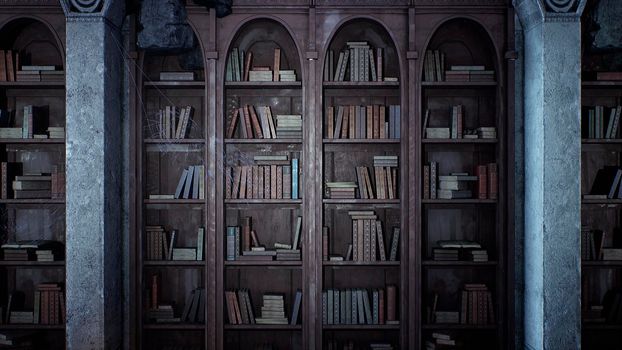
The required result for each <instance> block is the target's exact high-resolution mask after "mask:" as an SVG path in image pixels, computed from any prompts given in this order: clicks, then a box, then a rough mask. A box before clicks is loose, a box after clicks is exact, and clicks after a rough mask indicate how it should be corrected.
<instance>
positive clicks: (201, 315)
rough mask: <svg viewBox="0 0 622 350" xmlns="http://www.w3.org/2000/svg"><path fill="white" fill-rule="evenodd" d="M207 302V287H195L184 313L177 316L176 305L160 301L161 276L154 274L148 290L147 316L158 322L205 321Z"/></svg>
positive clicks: (187, 299) (188, 298) (185, 305)
mask: <svg viewBox="0 0 622 350" xmlns="http://www.w3.org/2000/svg"><path fill="white" fill-rule="evenodd" d="M206 303H207V300H206V293H205V289H204V288H197V289H193V290H191V291H190V294H188V297H187V298H186V302H185V304H184V309H183V312H182V314H181V315H180V316H179V317H177V316H175V310H174V305H173V304H172V303H164V302H161V301H160V276H159V275H158V274H153V275H151V287H150V288H149V291H148V298H147V310H146V312H145V313H146V318H147V319H149V320H151V321H153V322H156V323H180V322H183V323H197V322H198V323H203V322H204V321H205V305H206Z"/></svg>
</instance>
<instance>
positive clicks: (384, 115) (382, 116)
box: [379, 105, 387, 139]
mask: <svg viewBox="0 0 622 350" xmlns="http://www.w3.org/2000/svg"><path fill="white" fill-rule="evenodd" d="M379 118H380V138H381V139H386V138H387V132H386V129H385V122H386V120H387V112H386V107H385V106H383V105H381V106H380V109H379Z"/></svg>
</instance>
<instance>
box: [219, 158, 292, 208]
mask: <svg viewBox="0 0 622 350" xmlns="http://www.w3.org/2000/svg"><path fill="white" fill-rule="evenodd" d="M254 160H255V164H256V165H241V166H233V167H226V168H225V198H226V199H236V198H237V199H298V198H299V191H298V188H299V183H300V166H299V163H298V159H297V158H294V159H292V160H291V163H290V161H289V160H288V156H287V155H277V156H255V157H254Z"/></svg>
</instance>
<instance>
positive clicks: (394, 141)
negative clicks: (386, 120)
mask: <svg viewBox="0 0 622 350" xmlns="http://www.w3.org/2000/svg"><path fill="white" fill-rule="evenodd" d="M323 142H324V143H328V144H370V145H374V144H380V145H383V144H399V143H400V142H401V140H400V139H323Z"/></svg>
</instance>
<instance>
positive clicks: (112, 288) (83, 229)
mask: <svg viewBox="0 0 622 350" xmlns="http://www.w3.org/2000/svg"><path fill="white" fill-rule="evenodd" d="M61 4H62V5H63V9H64V11H65V15H66V18H67V61H66V74H67V77H66V79H67V101H66V107H67V125H66V135H67V147H66V162H67V166H66V169H67V175H66V176H67V197H66V201H67V203H66V225H67V241H66V244H67V266H66V274H67V275H66V279H67V286H66V289H67V292H66V293H67V349H70V350H74V349H75V350H78V349H80V350H82V349H107V350H108V349H120V348H121V346H122V338H123V335H122V334H123V303H122V300H123V297H122V295H123V293H122V291H123V280H122V264H123V259H122V251H123V239H122V220H121V219H122V217H121V210H122V203H121V188H122V182H123V181H122V176H121V174H122V173H121V168H122V163H123V162H122V152H121V145H122V133H121V120H122V117H121V113H122V92H121V90H122V89H121V86H122V85H121V82H122V79H121V77H122V75H121V74H122V71H121V70H122V69H123V61H122V48H123V43H122V40H121V29H120V25H121V22H122V20H123V12H124V6H125V2H124V1H119V0H61Z"/></svg>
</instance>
